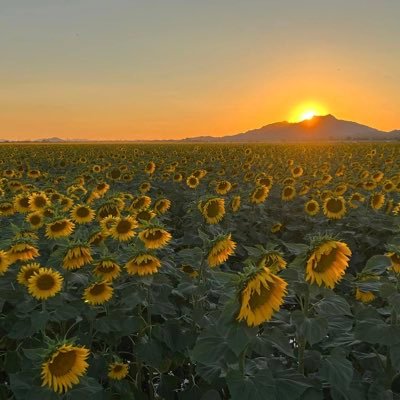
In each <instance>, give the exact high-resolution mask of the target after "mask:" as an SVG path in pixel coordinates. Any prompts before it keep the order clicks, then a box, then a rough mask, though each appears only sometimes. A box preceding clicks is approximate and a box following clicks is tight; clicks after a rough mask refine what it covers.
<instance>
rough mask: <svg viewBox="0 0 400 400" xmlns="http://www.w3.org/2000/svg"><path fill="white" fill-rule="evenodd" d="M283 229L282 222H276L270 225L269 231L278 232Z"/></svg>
mask: <svg viewBox="0 0 400 400" xmlns="http://www.w3.org/2000/svg"><path fill="white" fill-rule="evenodd" d="M282 229H283V224H281V223H280V222H277V223H276V224H273V225H272V226H271V233H278V232H280V231H281V230H282Z"/></svg>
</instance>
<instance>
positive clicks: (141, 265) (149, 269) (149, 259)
mask: <svg viewBox="0 0 400 400" xmlns="http://www.w3.org/2000/svg"><path fill="white" fill-rule="evenodd" d="M160 267H161V262H160V260H159V259H158V258H157V257H156V256H153V255H152V254H139V255H137V256H135V257H133V258H132V259H131V260H129V261H128V262H127V263H126V264H125V268H126V270H127V271H128V274H130V275H140V276H142V275H152V274H155V273H156V272H157V271H158V270H159V268H160Z"/></svg>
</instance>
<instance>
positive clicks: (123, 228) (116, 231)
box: [110, 216, 138, 242]
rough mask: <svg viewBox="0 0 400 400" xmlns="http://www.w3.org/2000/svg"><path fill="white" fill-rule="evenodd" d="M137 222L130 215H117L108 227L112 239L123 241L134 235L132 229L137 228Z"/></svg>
mask: <svg viewBox="0 0 400 400" xmlns="http://www.w3.org/2000/svg"><path fill="white" fill-rule="evenodd" d="M137 226H138V224H137V222H136V219H135V218H134V217H132V216H129V217H123V218H122V217H119V218H116V219H115V222H114V223H113V224H112V226H111V228H110V235H111V237H112V238H113V239H116V240H119V241H120V242H125V241H127V240H129V239H131V238H132V237H133V236H135V231H134V229H135V228H137Z"/></svg>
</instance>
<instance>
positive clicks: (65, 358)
mask: <svg viewBox="0 0 400 400" xmlns="http://www.w3.org/2000/svg"><path fill="white" fill-rule="evenodd" d="M76 358H77V357H76V352H75V350H70V351H68V352H65V353H64V352H63V353H61V352H60V353H58V354H57V355H56V356H55V357H54V359H53V361H52V362H51V363H49V370H50V372H51V374H52V375H54V376H57V377H59V376H65V375H67V374H68V372H70V371H71V369H72V367H73V366H74V365H75V362H76Z"/></svg>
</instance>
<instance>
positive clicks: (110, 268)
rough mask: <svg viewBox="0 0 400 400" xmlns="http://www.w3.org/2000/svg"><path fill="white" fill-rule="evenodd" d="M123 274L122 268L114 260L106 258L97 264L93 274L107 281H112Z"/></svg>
mask: <svg viewBox="0 0 400 400" xmlns="http://www.w3.org/2000/svg"><path fill="white" fill-rule="evenodd" d="M120 273H121V267H120V266H119V265H118V264H117V263H116V262H115V261H114V260H112V259H109V258H105V259H103V260H101V261H99V262H98V263H96V265H95V267H94V269H93V274H94V275H95V276H96V277H98V278H100V279H103V280H105V281H112V280H113V279H115V278H118V276H119V275H120Z"/></svg>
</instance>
